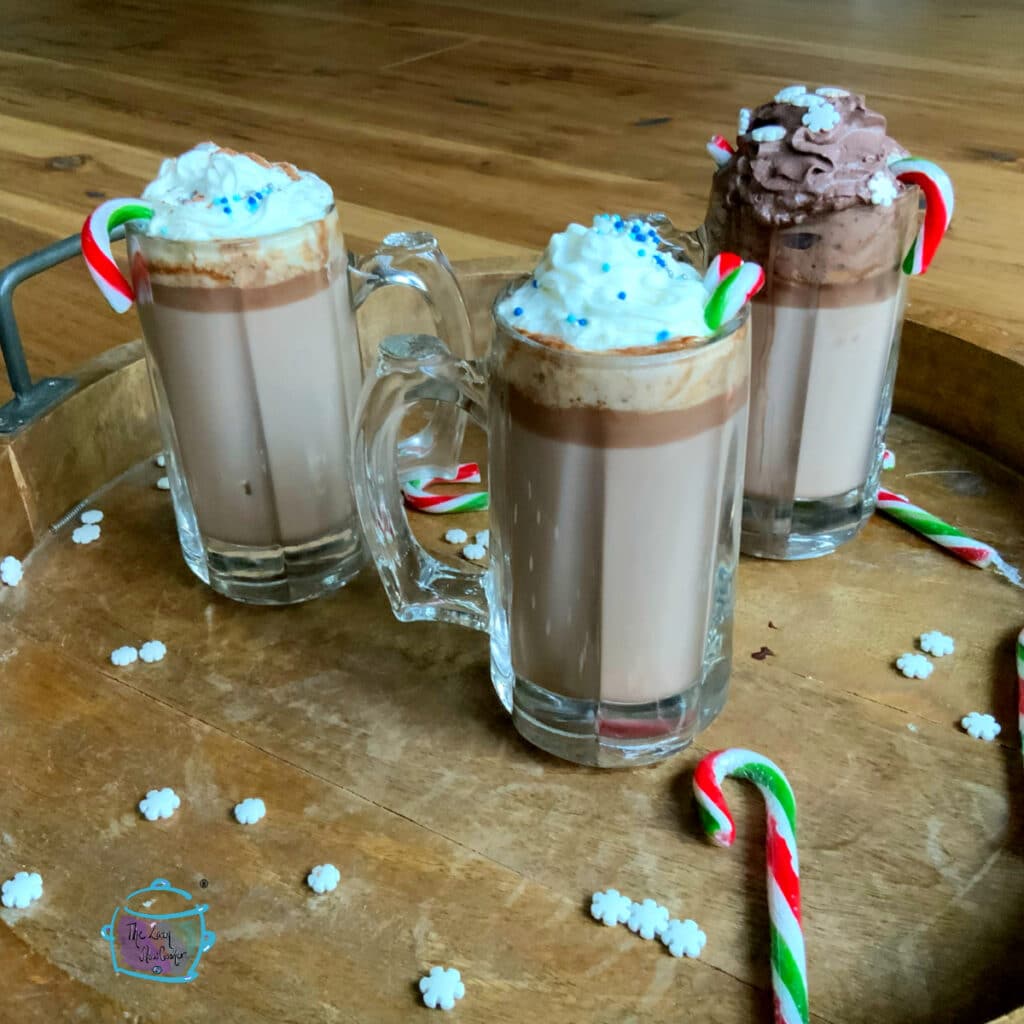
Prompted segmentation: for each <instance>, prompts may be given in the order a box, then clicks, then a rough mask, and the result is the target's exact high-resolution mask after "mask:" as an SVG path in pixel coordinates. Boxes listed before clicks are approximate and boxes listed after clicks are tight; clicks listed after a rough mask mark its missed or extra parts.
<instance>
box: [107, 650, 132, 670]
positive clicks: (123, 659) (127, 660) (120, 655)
mask: <svg viewBox="0 0 1024 1024" xmlns="http://www.w3.org/2000/svg"><path fill="white" fill-rule="evenodd" d="M138 660H139V652H138V651H137V650H136V649H135V648H134V647H127V646H125V647H117V648H115V649H114V650H112V651H111V652H110V664H111V665H117V667H118V668H124V666H125V665H132V664H134V663H135V662H136V661H138Z"/></svg>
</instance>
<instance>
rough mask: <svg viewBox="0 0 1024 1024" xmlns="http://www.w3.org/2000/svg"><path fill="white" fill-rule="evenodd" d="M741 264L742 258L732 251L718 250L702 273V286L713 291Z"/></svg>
mask: <svg viewBox="0 0 1024 1024" xmlns="http://www.w3.org/2000/svg"><path fill="white" fill-rule="evenodd" d="M742 265H743V260H741V259H740V258H739V256H737V255H736V253H734V252H720V253H719V254H718V255H717V256H716V257H715V258H714V259H713V260H712V261H711V262H710V263H709V264H708V269H707V270H706V271H705V273H704V288H705V290H706V291H709V292H713V291H714V290H715V289H716V288H717V287H718V286H719V285H720V284H721V283H722V282H723V281H724V280H725V279H726V278H727V277H728V276H729V275H730V274H731V273H732V272H733V271H734V270H738V269H739V268H740V267H741V266H742Z"/></svg>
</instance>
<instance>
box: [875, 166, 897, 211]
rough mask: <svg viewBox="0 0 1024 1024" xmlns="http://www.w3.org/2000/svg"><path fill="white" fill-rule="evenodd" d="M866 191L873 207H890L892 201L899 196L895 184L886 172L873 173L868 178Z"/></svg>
mask: <svg viewBox="0 0 1024 1024" xmlns="http://www.w3.org/2000/svg"><path fill="white" fill-rule="evenodd" d="M868 191H870V193H871V202H872V203H874V205H875V206H892V201H893V200H894V199H895V198H896V196H897V195H898V194H899V193H898V191H897V189H896V182H895V181H894V180H893V176H892V175H891V174H890V173H889V172H888V171H875V173H874V174H872V175H871V177H870V178H868Z"/></svg>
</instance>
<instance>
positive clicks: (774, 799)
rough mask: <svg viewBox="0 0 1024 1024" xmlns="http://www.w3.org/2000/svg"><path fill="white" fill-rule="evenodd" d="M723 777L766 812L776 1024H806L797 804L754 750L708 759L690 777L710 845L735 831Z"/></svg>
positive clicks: (719, 753)
mask: <svg viewBox="0 0 1024 1024" xmlns="http://www.w3.org/2000/svg"><path fill="white" fill-rule="evenodd" d="M726 776H733V777H734V778H740V779H747V780H748V781H750V782H753V783H754V785H755V786H757V788H758V789H759V790H760V791H761V796H763V797H764V802H765V807H766V809H767V811H768V913H769V918H770V920H771V932H772V952H771V958H772V990H773V992H774V995H775V1024H808V1020H809V1010H808V1002H807V954H806V950H805V948H804V933H803V926H802V924H801V921H800V865H799V860H798V858H797V850H796V798H795V797H794V796H793V790H792V788H791V787H790V785H789V782H788V781H787V779H786V776H785V775H783V773H782V770H781V769H780V768H779V767H778V766H777V765H775V764H774V763H773V762H771V761H769V760H768V758H766V757H762V756H761V755H760V754H755V753H754V751H752V750H742V749H739V748H732V749H731V750H717V751H715V752H714V753H713V754H708V756H707V757H705V758H704V760H702V761H701V762H700V764H698V765H697V770H696V771H695V772H694V775H693V792H694V795H695V796H696V798H697V807H698V809H699V810H700V818H701V823H702V824H703V826H704V831H705V832H706V833H707V834H708V836H710V838H711V840H712V842H714V843H716V844H717V845H719V846H731V845H732V842H733V840H734V839H735V838H736V826H735V824H734V822H733V820H732V815H731V814H730V813H729V806H728V804H726V802H725V794H724V793H723V792H722V780H723V779H725V778H726Z"/></svg>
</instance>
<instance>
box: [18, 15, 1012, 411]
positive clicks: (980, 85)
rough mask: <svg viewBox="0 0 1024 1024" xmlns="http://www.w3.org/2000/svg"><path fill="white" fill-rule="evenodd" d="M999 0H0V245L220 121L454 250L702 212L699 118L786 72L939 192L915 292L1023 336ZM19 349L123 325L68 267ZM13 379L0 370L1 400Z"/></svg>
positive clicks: (961, 326)
mask: <svg viewBox="0 0 1024 1024" xmlns="http://www.w3.org/2000/svg"><path fill="white" fill-rule="evenodd" d="M1022 7H1024V5H1022V4H1021V3H1020V2H1019V0H979V2H974V3H971V4H966V3H964V2H963V0H898V2H891V0H885V2H883V0H856V2H851V3H838V2H837V3H829V4H824V3H815V2H812V0H776V2H773V3H770V4H766V3H762V2H754V0H736V2H733V3H730V4H709V3H698V2H696V0H634V2H630V0H518V2H517V3H514V4H513V3H507V2H504V3H503V2H500V0H447V2H436V0H433V2H424V3H415V2H412V0H387V2H376V0H353V2H338V0H182V2H176V3H173V4H167V3H159V4H158V3H147V2H134V3H133V2H107V0H104V2H100V0H79V2H75V0H3V3H2V5H0V263H6V262H8V261H9V260H11V259H14V258H15V257H17V256H19V255H22V254H24V253H26V252H28V251H30V250H32V249H34V248H37V247H38V246H40V245H43V244H45V243H46V242H49V241H52V240H54V239H56V238H58V237H60V236H63V235H66V234H69V233H71V232H73V231H75V230H77V228H78V227H79V226H80V224H81V221H82V219H83V218H84V216H85V214H86V213H87V212H88V210H89V209H90V208H91V207H92V206H94V205H95V204H96V203H97V202H98V201H99V200H100V199H101V198H102V197H104V196H115V195H130V194H134V193H137V192H138V190H139V189H140V188H141V187H142V185H143V184H144V183H145V181H146V180H147V179H148V178H150V177H151V176H152V175H153V174H154V172H155V170H156V168H157V166H158V162H159V160H160V158H161V157H162V156H164V155H167V154H170V153H176V152H179V151H181V150H184V149H186V148H188V147H189V146H191V145H192V144H194V143H195V142H196V141H199V140H201V139H205V138H208V137H212V138H213V139H215V140H217V141H218V142H221V143H223V144H225V145H232V146H238V147H240V148H243V149H257V150H260V151H262V152H265V153H266V155H268V156H270V157H273V158H287V159H291V160H293V161H295V162H296V163H298V164H299V165H301V166H304V167H308V168H310V169H313V170H315V171H317V172H318V173H319V174H320V175H321V176H323V177H324V178H326V179H327V180H328V181H329V182H330V183H331V184H332V185H333V186H334V188H335V190H336V193H337V195H338V197H339V200H340V206H341V210H342V214H343V218H344V221H345V224H346V225H347V231H348V234H349V236H350V239H351V242H352V244H353V246H354V247H355V248H359V249H365V248H367V247H369V246H370V244H371V242H372V241H373V240H374V239H376V238H379V237H380V236H381V235H382V234H384V233H386V232H387V231H388V230H392V229H397V228H408V227H413V226H417V225H426V226H428V227H431V228H433V229H434V230H435V231H436V232H437V234H438V235H439V236H440V238H441V239H442V241H443V242H444V244H445V245H446V247H447V248H448V250H449V252H450V254H451V256H452V258H453V259H464V258H470V257H480V256H491V255H507V254H517V253H523V252H529V251H532V250H535V249H537V248H538V247H540V246H542V245H543V243H544V241H545V239H546V238H547V236H548V235H549V234H550V233H551V232H552V231H553V230H556V229H558V228H560V227H561V226H563V225H564V224H565V223H566V222H567V221H568V220H570V219H585V218H589V217H590V216H591V215H592V214H593V213H594V212H595V211H597V210H610V209H614V210H629V209H650V208H660V209H664V210H666V211H668V212H669V213H670V214H671V215H672V216H673V217H674V218H675V219H677V220H678V221H679V222H680V223H682V224H685V225H693V224H696V223H697V222H698V221H699V220H700V219H701V217H702V213H703V209H704V203H705V199H706V195H707V190H708V181H709V175H710V171H711V164H710V161H709V159H708V157H707V156H706V154H705V152H704V140H705V139H706V137H707V136H709V135H710V134H711V133H712V132H714V131H721V132H723V133H724V134H726V135H731V134H732V133H733V132H734V131H735V120H736V112H737V109H738V108H739V107H740V106H751V105H755V104H756V103H758V102H760V101H762V100H764V99H767V98H768V97H770V96H771V95H772V94H773V93H774V92H775V91H776V90H777V88H778V87H779V86H780V85H782V84H787V83H789V82H793V81H800V82H806V83H808V84H817V83H826V84H842V85H844V86H847V87H850V88H853V89H856V90H863V91H864V92H865V93H867V95H868V97H869V99H870V101H871V102H872V103H873V104H874V105H875V106H876V107H877V108H879V109H880V110H882V111H883V112H885V113H886V114H887V115H888V117H889V122H890V126H891V131H892V133H893V134H894V135H895V137H896V138H898V139H900V140H901V141H902V142H903V143H904V144H905V145H906V146H908V147H909V148H910V149H911V150H912V151H913V152H915V153H917V154H920V155H924V156H928V157H930V158H932V159H935V160H937V161H939V162H940V163H941V164H942V165H943V166H944V167H945V168H946V170H947V171H948V172H949V173H950V174H951V176H952V178H953V180H954V182H955V184H956V188H957V195H958V207H957V215H956V219H955V221H954V224H953V229H952V231H951V233H950V237H949V240H948V243H947V245H946V248H945V250H944V251H943V252H942V253H941V254H940V257H939V259H938V260H937V262H936V265H935V267H934V269H933V270H932V271H931V272H930V273H929V274H928V276H927V277H926V278H924V279H923V280H921V281H918V282H915V283H914V286H913V287H912V289H911V305H910V310H909V315H910V316H911V317H913V318H916V319H918V320H921V321H923V322H924V323H927V324H928V325H929V326H933V327H938V328H941V329H943V330H948V331H950V332H951V333H954V334H960V335H963V336H966V337H969V338H971V339H972V340H976V341H980V342H982V343H984V344H985V345H986V346H988V347H991V348H995V349H997V350H999V351H1001V352H1006V353H1010V354H1013V355H1016V356H1017V357H1018V358H1021V359H1024V341H1022V331H1021V327H1022V326H1024V289H1022V288H1021V287H1020V286H1019V282H1020V280H1021V277H1020V275H1021V267H1022V260H1021V255H1020V247H1019V243H1018V238H1019V226H1020V224H1021V223H1024V190H1022V188H1021V185H1022V177H1021V172H1022V169H1024V162H1022V160H1021V154H1022V153H1024V118H1022V117H1021V116H1020V97H1021V93H1022V89H1024V62H1022V60H1021V50H1022V40H1024V10H1022ZM19 295H20V296H21V299H20V302H19V304H18V310H19V313H20V314H21V316H22V317H23V323H24V328H23V334H24V336H25V341H26V345H27V348H28V350H29V354H30V362H31V366H32V368H33V369H34V371H35V372H37V373H51V372H54V371H64V370H69V369H71V368H73V367H75V366H77V365H79V364H80V363H81V362H82V361H84V360H85V359H86V358H87V357H88V356H90V355H92V354H95V353H96V352H98V351H101V350H103V349H105V348H108V347H110V346H111V345H113V344H116V343H119V342H122V341H126V340H128V339H130V338H132V337H134V336H135V335H136V334H137V323H136V320H135V318H134V315H133V314H129V315H128V316H125V317H123V318H121V319H116V318H115V317H114V316H113V315H111V314H110V313H109V311H108V310H106V308H105V306H104V304H103V303H102V301H101V300H100V298H99V296H98V295H96V294H95V293H94V291H93V289H92V287H91V284H90V282H89V281H88V279H87V276H86V274H85V273H84V270H83V268H82V266H81V265H80V264H75V265H71V266H68V267H66V268H64V269H63V270H61V271H58V272H55V273H52V274H50V275H47V277H46V278H45V279H43V280H40V281H36V282H33V283H31V284H30V285H26V286H25V287H24V288H23V289H22V290H21V291H20V292H19ZM3 394H5V392H3V391H0V395H3Z"/></svg>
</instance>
